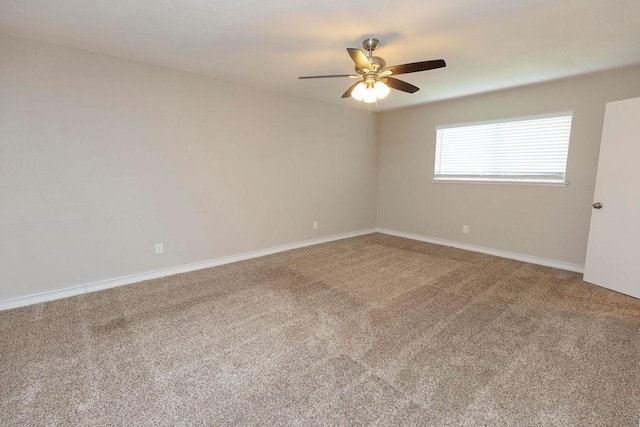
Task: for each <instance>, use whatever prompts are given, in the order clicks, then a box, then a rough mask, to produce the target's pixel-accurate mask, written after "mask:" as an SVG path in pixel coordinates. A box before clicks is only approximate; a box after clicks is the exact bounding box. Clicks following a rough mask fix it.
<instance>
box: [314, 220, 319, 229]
mask: <svg viewBox="0 0 640 427" xmlns="http://www.w3.org/2000/svg"><path fill="white" fill-rule="evenodd" d="M313 229H314V230H317V229H318V221H313Z"/></svg>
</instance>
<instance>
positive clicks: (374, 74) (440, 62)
mask: <svg viewBox="0 0 640 427" xmlns="http://www.w3.org/2000/svg"><path fill="white" fill-rule="evenodd" d="M379 44H380V41H379V40H378V39H374V38H368V39H366V40H364V41H363V42H362V47H363V48H364V50H365V51H366V52H368V55H367V54H366V53H365V52H363V51H362V50H360V49H355V48H350V47H348V48H347V52H349V56H351V59H353V62H355V64H356V67H355V69H356V73H355V74H331V75H326V76H305V77H298V78H299V79H323V78H331V77H348V78H351V79H359V81H357V82H355V83H354V84H352V85H351V87H350V88H349V89H347V91H346V92H345V93H344V94H343V95H342V97H343V98H348V97H350V96H351V97H352V98H354V99H356V100H358V101H364V102H366V103H368V104H370V103H372V102H376V101H377V100H378V99H382V98H384V97H385V96H387V95H388V94H389V92H390V89H389V88H392V89H397V90H401V91H403V92H408V93H415V92H417V91H418V90H420V88H419V87H417V86H414V85H412V84H410V83H407V82H404V81H402V80H398V79H396V78H394V77H391V76H392V75H398V74H408V73H417V72H418V71H427V70H433V69H436V68H442V67H446V65H447V64H446V62H444V59H435V60H431V61H421V62H412V63H410V64H402V65H392V66H390V67H387V63H386V62H385V60H384V59H382V58H380V57H379V56H373V51H374V50H376V48H377V47H378V45H379Z"/></svg>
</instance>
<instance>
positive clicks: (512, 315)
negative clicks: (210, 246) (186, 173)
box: [0, 234, 640, 427]
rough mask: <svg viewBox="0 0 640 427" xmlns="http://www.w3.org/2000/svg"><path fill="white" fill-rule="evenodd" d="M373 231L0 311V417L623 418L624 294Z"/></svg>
mask: <svg viewBox="0 0 640 427" xmlns="http://www.w3.org/2000/svg"><path fill="white" fill-rule="evenodd" d="M580 277H581V276H580V275H578V274H574V273H569V272H565V271H561V270H555V269H551V268H546V267H539V266H535V265H531V264H525V263H521V262H517V261H512V260H506V259H501V258H495V257H491V256H487V255H482V254H477V253H472V252H466V251H462V250H457V249H452V248H446V247H442V246H435V245H430V244H426V243H420V242H415V241H411V240H406V239H400V238H396V237H390V236H385V235H380V234H373V235H368V236H364V237H358V238H353V239H348V240H342V241H338V242H333V243H328V244H323V245H318V246H313V247H309V248H304V249H299V250H295V251H290V252H285V253H281V254H276V255H272V256H268V257H264V258H259V259H254V260H250V261H245V262H240V263H236V264H230V265H226V266H222V267H217V268H213V269H208V270H201V271H197V272H193V273H188V274H183V275H179V276H173V277H168V278H164V279H158V280H153V281H149V282H145V283H141V284H138V285H131V286H125V287H122V288H117V289H111V290H107V291H102V292H97V293H92V294H87V295H83V296H78V297H74V298H69V299H65V300H59V301H54V302H50V303H45V304H39V305H35V306H31V307H27V308H21V309H16V310H10V311H5V312H1V313H0V324H1V325H2V329H1V332H0V333H1V338H2V341H1V344H0V362H1V366H0V369H1V374H2V379H1V381H0V400H1V404H0V425H2V426H13V425H25V426H26V425H29V426H35V425H166V426H172V425H258V424H260V425H320V424H321V425H367V424H376V425H429V426H448V425H474V426H475V425H490V426H500V425H504V426H529V425H567V426H596V425H597V426H633V427H637V426H638V421H639V419H640V300H637V299H634V298H631V297H627V296H624V295H620V294H617V293H615V292H611V291H607V290H605V289H602V288H599V287H596V286H592V285H588V284H586V283H584V282H582V281H581V280H580Z"/></svg>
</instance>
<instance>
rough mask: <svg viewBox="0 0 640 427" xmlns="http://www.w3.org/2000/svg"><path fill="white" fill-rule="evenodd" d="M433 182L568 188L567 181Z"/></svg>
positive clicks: (461, 179) (442, 180) (450, 180)
mask: <svg viewBox="0 0 640 427" xmlns="http://www.w3.org/2000/svg"><path fill="white" fill-rule="evenodd" d="M431 182H435V183H439V184H440V183H442V184H490V185H493V184H498V185H538V186H543V187H566V186H567V185H569V182H567V181H536V180H526V179H521V180H514V179H511V180H499V179H470V178H460V179H456V178H433V179H432V180H431Z"/></svg>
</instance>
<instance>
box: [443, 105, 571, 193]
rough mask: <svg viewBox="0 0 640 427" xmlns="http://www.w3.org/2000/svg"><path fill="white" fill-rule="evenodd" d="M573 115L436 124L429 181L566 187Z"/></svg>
mask: <svg viewBox="0 0 640 427" xmlns="http://www.w3.org/2000/svg"><path fill="white" fill-rule="evenodd" d="M572 118H573V113H559V114H553V115H546V116H537V117H527V118H519V119H506V120H500V121H492V122H484V123H475V124H465V125H453V126H438V127H437V128H436V161H435V168H434V169H435V170H434V181H481V182H523V183H550V184H554V183H555V184H566V182H565V172H566V169H567V154H568V152H569V136H570V134H571V121H572Z"/></svg>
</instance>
